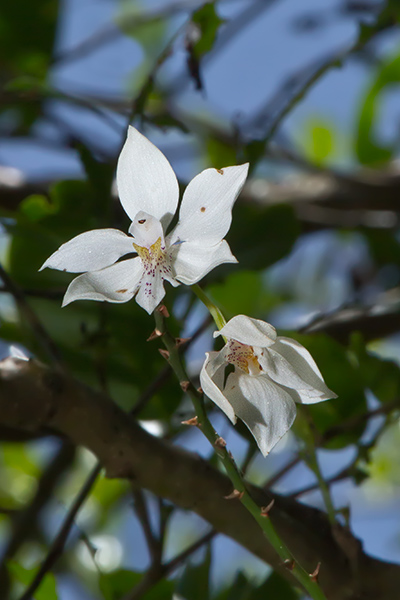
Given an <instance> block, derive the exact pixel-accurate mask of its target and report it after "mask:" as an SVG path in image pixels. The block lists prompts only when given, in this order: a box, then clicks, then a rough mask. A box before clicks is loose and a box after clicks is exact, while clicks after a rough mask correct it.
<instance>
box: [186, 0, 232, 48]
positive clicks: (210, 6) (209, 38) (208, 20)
mask: <svg viewBox="0 0 400 600" xmlns="http://www.w3.org/2000/svg"><path fill="white" fill-rule="evenodd" d="M192 23H193V24H194V25H195V26H196V28H197V31H196V33H197V35H198V36H199V38H198V40H197V41H196V42H195V43H194V44H192V51H193V54H194V55H195V57H196V58H197V59H200V58H202V57H203V56H204V55H205V54H207V52H210V50H211V49H212V47H213V46H214V43H215V40H216V37H217V34H218V29H219V28H220V26H221V24H222V23H224V20H223V19H221V18H220V17H219V16H218V15H217V12H216V10H215V6H214V2H208V3H207V4H204V5H203V6H202V7H201V8H199V9H198V10H196V11H195V12H194V13H193V15H192Z"/></svg>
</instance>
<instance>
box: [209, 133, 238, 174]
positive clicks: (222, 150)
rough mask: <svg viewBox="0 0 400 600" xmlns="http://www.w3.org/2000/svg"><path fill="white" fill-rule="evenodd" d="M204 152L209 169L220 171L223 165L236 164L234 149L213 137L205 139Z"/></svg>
mask: <svg viewBox="0 0 400 600" xmlns="http://www.w3.org/2000/svg"><path fill="white" fill-rule="evenodd" d="M206 151H207V156H208V161H207V164H208V165H209V166H210V167H215V168H216V169H220V168H221V167H224V166H225V165H235V164H236V162H237V157H236V151H235V149H234V148H233V147H232V146H231V145H230V144H227V143H225V142H223V141H222V140H219V139H216V138H214V137H209V138H208V139H207V142H206Z"/></svg>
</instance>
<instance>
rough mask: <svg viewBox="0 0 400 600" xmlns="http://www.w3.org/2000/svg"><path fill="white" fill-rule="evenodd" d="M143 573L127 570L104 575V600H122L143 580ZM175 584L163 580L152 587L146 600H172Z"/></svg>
mask: <svg viewBox="0 0 400 600" xmlns="http://www.w3.org/2000/svg"><path fill="white" fill-rule="evenodd" d="M143 577H144V575H143V574H142V573H135V572H134V571H129V570H127V569H119V570H118V571H113V572H112V573H102V574H101V575H100V578H99V587H100V592H101V593H102V596H103V598H104V600H121V599H122V598H124V597H125V596H126V595H127V594H128V593H129V592H131V591H132V590H133V589H134V588H135V587H136V586H137V585H138V584H139V583H140V581H141V580H142V578H143ZM173 592H174V584H173V583H172V581H166V580H162V581H160V582H159V583H158V584H157V585H155V586H154V587H152V588H151V589H150V590H149V591H148V592H147V593H146V595H145V596H144V598H146V600H172V597H173Z"/></svg>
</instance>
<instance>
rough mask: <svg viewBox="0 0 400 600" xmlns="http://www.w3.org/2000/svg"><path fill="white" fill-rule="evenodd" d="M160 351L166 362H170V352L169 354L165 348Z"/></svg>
mask: <svg viewBox="0 0 400 600" xmlns="http://www.w3.org/2000/svg"><path fill="white" fill-rule="evenodd" d="M158 351H159V353H160V354H161V356H162V357H163V358H165V360H169V352H168V350H165V348H159V349H158Z"/></svg>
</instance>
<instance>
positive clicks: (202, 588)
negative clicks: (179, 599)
mask: <svg viewBox="0 0 400 600" xmlns="http://www.w3.org/2000/svg"><path fill="white" fill-rule="evenodd" d="M210 566H211V546H210V544H208V546H207V550H206V554H205V557H204V560H203V561H202V562H201V563H200V564H193V563H189V564H188V565H187V567H186V568H185V570H184V572H183V575H182V577H181V578H180V580H179V583H178V586H177V590H176V591H177V592H178V594H180V595H182V596H183V597H184V598H185V600H208V598H209V597H210V588H209V577H210Z"/></svg>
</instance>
